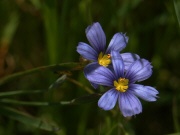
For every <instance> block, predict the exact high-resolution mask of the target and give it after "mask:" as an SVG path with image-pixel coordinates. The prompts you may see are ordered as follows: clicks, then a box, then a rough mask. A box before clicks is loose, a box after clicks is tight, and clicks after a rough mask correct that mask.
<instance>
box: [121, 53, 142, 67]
mask: <svg viewBox="0 0 180 135" xmlns="http://www.w3.org/2000/svg"><path fill="white" fill-rule="evenodd" d="M121 57H122V59H123V61H124V66H125V67H124V68H125V70H127V69H128V68H129V66H130V65H131V64H132V63H133V62H134V61H136V60H138V59H140V57H139V55H137V54H134V53H121Z"/></svg>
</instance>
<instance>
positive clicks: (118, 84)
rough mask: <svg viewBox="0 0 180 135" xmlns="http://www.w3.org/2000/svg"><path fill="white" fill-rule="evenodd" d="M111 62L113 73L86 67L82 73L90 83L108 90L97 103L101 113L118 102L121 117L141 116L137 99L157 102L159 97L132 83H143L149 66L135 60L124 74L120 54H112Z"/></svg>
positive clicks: (149, 69)
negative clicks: (106, 87) (105, 87)
mask: <svg viewBox="0 0 180 135" xmlns="http://www.w3.org/2000/svg"><path fill="white" fill-rule="evenodd" d="M111 59H112V65H113V70H110V69H109V68H105V67H103V66H101V67H97V66H96V65H88V68H86V71H85V72H87V79H88V80H89V81H91V82H93V83H95V84H99V85H103V86H108V87H110V89H109V90H108V91H107V92H105V93H104V94H103V95H102V96H101V98H100V99H99V101H98V106H99V107H100V108H102V109H104V110H111V109H112V108H114V106H115V104H116V102H118V104H119V108H120V110H121V112H122V114H123V116H124V117H127V116H132V115H136V114H139V113H141V112H142V105H141V102H140V101H139V99H138V98H137V97H139V98H141V99H143V100H145V101H150V102H152V101H156V98H157V96H156V95H157V94H158V91H157V90H156V89H155V88H153V87H151V86H144V85H140V84H135V82H137V81H138V82H139V81H143V80H146V79H147V78H149V77H150V76H151V74H152V66H151V64H150V62H148V61H147V60H145V59H138V60H136V61H134V62H133V63H132V64H131V65H130V66H129V68H128V69H127V70H125V65H124V62H123V59H122V57H121V55H120V54H119V52H116V51H112V52H111ZM91 69H92V70H91ZM93 69H95V70H93Z"/></svg>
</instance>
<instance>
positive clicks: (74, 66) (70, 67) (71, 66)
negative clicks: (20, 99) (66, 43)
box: [0, 62, 82, 85]
mask: <svg viewBox="0 0 180 135" xmlns="http://www.w3.org/2000/svg"><path fill="white" fill-rule="evenodd" d="M81 68H82V66H81V64H79V63H74V62H70V63H61V64H54V65H48V66H42V67H37V68H33V69H29V70H26V71H22V72H18V73H14V74H12V75H9V76H6V77H4V78H2V79H1V80H0V85H3V84H5V83H7V82H9V81H12V80H14V79H16V78H18V77H21V76H24V75H28V74H32V73H37V72H44V71H53V72H59V73H62V74H65V73H66V72H67V73H68V72H69V71H74V70H79V69H81Z"/></svg>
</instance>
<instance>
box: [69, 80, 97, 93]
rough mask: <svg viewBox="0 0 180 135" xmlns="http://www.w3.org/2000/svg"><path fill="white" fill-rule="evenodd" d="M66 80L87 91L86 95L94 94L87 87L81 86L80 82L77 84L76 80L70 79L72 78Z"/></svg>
mask: <svg viewBox="0 0 180 135" xmlns="http://www.w3.org/2000/svg"><path fill="white" fill-rule="evenodd" d="M67 80H69V81H70V82H72V83H74V84H76V85H78V86H79V87H82V88H83V89H84V90H86V91H87V92H88V93H90V94H93V93H94V91H93V90H91V89H90V88H89V87H87V86H85V85H83V84H82V83H80V82H78V81H76V80H74V79H72V78H67Z"/></svg>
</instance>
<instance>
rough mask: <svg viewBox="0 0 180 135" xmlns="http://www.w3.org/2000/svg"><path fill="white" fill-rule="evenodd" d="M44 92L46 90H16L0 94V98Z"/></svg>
mask: <svg viewBox="0 0 180 135" xmlns="http://www.w3.org/2000/svg"><path fill="white" fill-rule="evenodd" d="M45 91H46V90H16V91H8V92H0V97H3V96H14V95H21V94H36V93H42V92H45Z"/></svg>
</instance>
